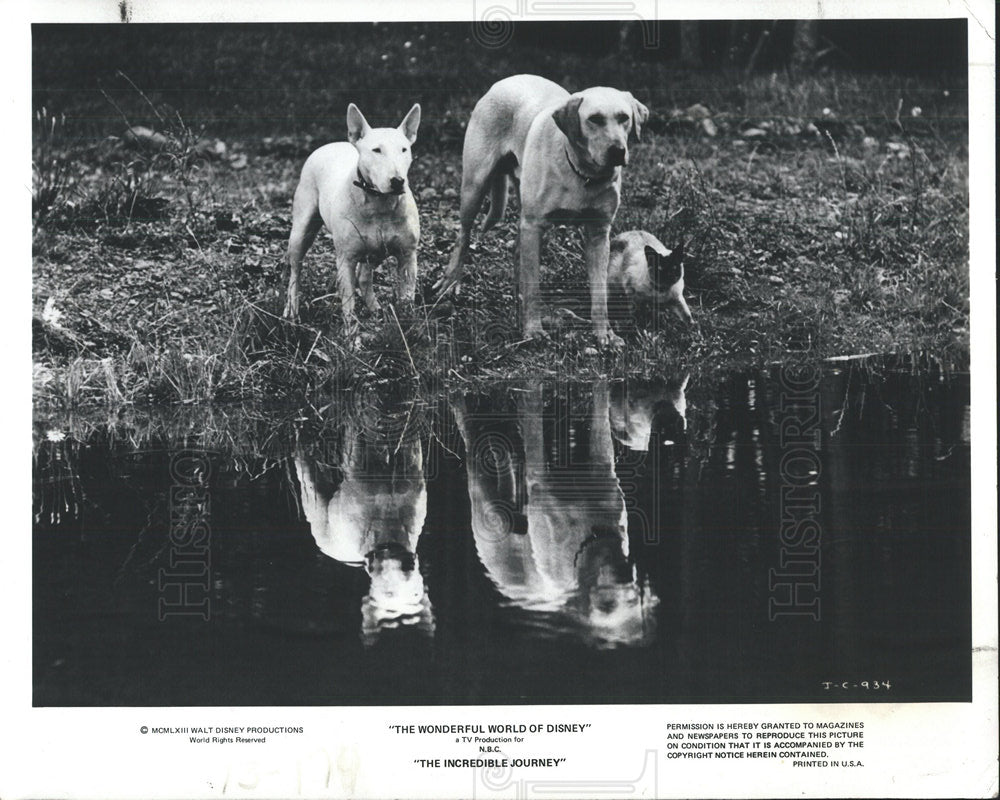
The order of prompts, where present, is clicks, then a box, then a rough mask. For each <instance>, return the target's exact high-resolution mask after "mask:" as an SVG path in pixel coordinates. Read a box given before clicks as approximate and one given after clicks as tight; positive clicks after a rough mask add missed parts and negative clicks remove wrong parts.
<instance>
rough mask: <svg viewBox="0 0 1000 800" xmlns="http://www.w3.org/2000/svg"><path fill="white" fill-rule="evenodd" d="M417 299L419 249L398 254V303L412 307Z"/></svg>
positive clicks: (401, 251) (402, 251)
mask: <svg viewBox="0 0 1000 800" xmlns="http://www.w3.org/2000/svg"><path fill="white" fill-rule="evenodd" d="M416 297H417V249H416V248H415V247H414V248H413V249H410V250H400V251H399V252H398V253H396V302H398V303H403V304H407V305H412V304H413V301H414V300H415V299H416Z"/></svg>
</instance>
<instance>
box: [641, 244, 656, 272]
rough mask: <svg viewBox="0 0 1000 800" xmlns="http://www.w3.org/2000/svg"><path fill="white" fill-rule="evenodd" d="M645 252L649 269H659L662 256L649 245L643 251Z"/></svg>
mask: <svg viewBox="0 0 1000 800" xmlns="http://www.w3.org/2000/svg"><path fill="white" fill-rule="evenodd" d="M643 252H644V253H645V254H646V263H647V264H648V265H649V268H650V269H651V270H655V269H657V268H658V267H659V264H660V254H659V253H657V252H656V250H654V249H653V248H652V247H650V246H649V245H648V244H647V245H646V247H645V248H644V249H643Z"/></svg>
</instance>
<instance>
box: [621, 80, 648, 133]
mask: <svg viewBox="0 0 1000 800" xmlns="http://www.w3.org/2000/svg"><path fill="white" fill-rule="evenodd" d="M625 94H627V95H628V99H629V100H630V101H631V103H632V133H634V134H635V140H636V141H637V142H639V141H642V126H643V125H645V124H646V120H648V119H649V109H648V108H646V106H644V105H643V104H642V103H640V102H639V101H638V100H636V99H635V98H634V97H633V96H632V93H631V92H625Z"/></svg>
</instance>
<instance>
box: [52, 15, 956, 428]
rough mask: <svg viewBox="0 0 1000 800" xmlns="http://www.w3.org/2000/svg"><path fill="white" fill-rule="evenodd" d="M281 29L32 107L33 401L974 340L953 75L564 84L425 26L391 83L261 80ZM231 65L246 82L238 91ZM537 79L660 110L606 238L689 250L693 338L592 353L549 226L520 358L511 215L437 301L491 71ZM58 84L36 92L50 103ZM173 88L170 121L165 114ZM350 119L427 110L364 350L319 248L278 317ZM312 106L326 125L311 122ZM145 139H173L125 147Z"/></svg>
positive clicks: (574, 280)
mask: <svg viewBox="0 0 1000 800" xmlns="http://www.w3.org/2000/svg"><path fill="white" fill-rule="evenodd" d="M414 30H416V29H414ZM293 33H294V31H291V30H279V31H278V32H276V33H275V32H269V33H268V34H267V35H266V36H265V35H264V33H262V32H259V31H237V32H235V33H231V34H228V35H226V36H223V37H222V39H220V40H219V44H218V46H217V47H216V49H215V50H213V52H214V53H215V58H216V62H215V65H214V67H212V69H209V70H208V71H207V72H206V73H204V75H207V76H208V77H206V78H205V81H206V84H205V86H204V87H203V90H201V91H194V90H193V89H191V88H185V87H189V84H190V81H191V80H192V76H193V75H195V74H196V72H197V71H196V69H195V67H196V66H197V65H198V64H199V63H200V62H199V59H200V58H202V56H203V55H204V53H203V52H202V51H201V50H199V49H198V48H197V47H194V48H193V56H192V61H191V63H189V64H185V65H177V64H173V65H172V66H170V67H168V68H167V72H166V73H164V75H162V76H160V77H159V78H157V77H156V76H154V75H151V74H149V72H148V70H147V69H146V68H144V67H142V68H139V69H138V73H139V74H138V77H136V78H135V83H134V84H133V83H132V81H130V80H128V79H125V78H124V77H123V76H121V75H118V74H116V72H115V71H114V70H112V69H111V68H110V66H109V68H108V70H107V74H105V75H103V76H101V82H100V83H99V84H98V83H97V82H96V81H95V83H94V85H92V86H91V87H90V91H89V92H88V91H77V92H74V93H71V94H67V95H66V96H64V97H63V98H62V99H63V100H64V101H65V108H57V107H56V106H46V107H45V109H44V110H43V109H42V108H39V117H38V124H39V126H40V127H38V128H37V129H36V140H35V163H36V168H37V169H38V170H39V177H38V179H37V191H38V193H39V204H38V206H37V207H36V216H35V219H36V229H35V238H34V262H33V271H34V282H33V302H34V310H35V320H34V323H35V334H36V335H35V337H34V340H35V348H34V359H35V364H36V372H35V378H36V380H35V387H36V392H35V397H36V403H38V404H39V405H40V406H44V407H47V408H50V409H59V408H84V407H102V408H119V409H121V408H128V407H131V406H150V405H157V404H164V403H168V404H169V403H175V404H186V405H193V404H205V403H221V402H227V403H233V402H239V403H244V404H261V405H266V404H268V403H273V402H281V403H289V404H293V405H294V404H300V405H302V404H308V403H309V402H310V401H311V400H313V399H314V398H315V397H316V395H317V393H321V392H328V391H329V390H330V389H331V388H336V387H344V386H353V385H355V383H356V382H357V381H365V380H378V379H383V378H386V379H392V380H417V381H419V382H422V384H428V385H446V384H449V383H457V384H459V385H467V384H470V383H475V382H477V381H480V380H489V379H493V378H496V377H507V376H510V375H519V376H525V375H543V376H559V377H567V378H568V377H580V378H587V377H591V376H595V375H606V374H611V375H616V374H626V373H627V374H630V375H634V376H637V377H644V376H655V375H657V374H660V373H663V372H664V371H667V372H672V371H674V370H687V371H692V370H694V371H698V370H728V369H741V368H745V367H748V366H753V365H760V364H764V363H768V362H770V361H774V360H779V359H782V358H786V357H789V355H790V354H793V353H798V352H800V351H801V350H802V349H803V343H806V345H807V349H808V350H809V352H810V354H811V356H812V357H825V356H831V355H844V354H851V353H856V352H860V351H864V352H870V351H873V350H880V351H897V352H899V351H903V352H917V351H923V350H929V351H934V352H939V353H940V352H943V351H948V350H961V349H962V348H965V347H967V345H968V308H969V298H968V291H969V289H968V285H969V284H968V164H967V160H968V159H967V145H966V125H965V120H964V119H963V117H962V115H963V113H964V112H963V108H964V105H963V104H964V102H965V101H964V97H965V95H964V88H963V85H962V83H961V80H960V79H956V78H947V77H946V78H942V79H940V80H932V79H926V78H925V79H920V80H917V79H911V78H899V77H893V76H872V75H867V76H861V75H851V74H823V75H817V76H812V77H805V78H800V79H792V78H789V77H788V76H786V75H782V74H774V75H762V76H751V77H749V78H741V79H733V78H732V76H728V75H721V74H707V73H690V72H687V73H685V72H681V71H678V70H675V69H672V68H671V67H669V66H668V65H664V64H660V63H650V62H631V61H629V60H628V59H599V60H594V59H588V58H586V57H583V56H581V57H579V58H576V57H573V56H566V55H561V56H560V57H559V59H558V65H559V70H560V74H555V72H554V71H553V70H554V69H555V65H556V61H555V60H554V59H553V58H552V57H551V55H549V54H546V53H545V52H543V51H541V50H539V49H531V48H527V47H523V46H522V47H512V48H510V49H508V50H505V51H503V52H498V53H490V54H488V58H487V60H486V61H483V60H482V59H480V60H477V59H475V58H470V53H471V51H472V50H474V49H475V48H476V46H475V45H474V44H470V43H469V42H468V41H465V40H464V39H465V37H466V36H467V31H466V33H464V34H462V35H461V36H460V35H459V33H457V32H456V31H454V30H450V29H449V30H448V31H446V32H444V33H440V34H433V35H432V33H433V32H432V31H431V29H428V33H427V34H426V35H425V36H424V38H422V39H421V38H420V34H421V31H416V33H414V32H413V31H410V32H409V33H400V32H399V31H398V30H397V29H394V28H389V29H386V30H385V31H381V33H382V34H386V35H385V36H381V38H378V37H376V38H378V41H379V46H380V47H381V48H384V51H385V53H387V54H388V55H389V59H388V61H389V63H390V66H391V65H392V64H395V61H394V60H393V59H396V58H397V56H399V57H402V54H403V53H404V51H405V52H406V53H408V54H409V55H407V56H406V58H407V59H409V58H411V57H415V58H416V61H415V62H410V61H409V60H407V61H406V65H405V66H404V67H402V68H399V67H400V65H399V64H396V66H395V67H393V68H390V66H387V67H385V69H383V68H382V67H381V66H376V68H375V69H373V70H371V71H360V72H359V71H357V70H356V69H353V66H352V65H353V64H354V63H355V61H356V58H357V56H358V53H359V52H360V50H359V48H360V47H361V44H358V43H357V42H355V43H350V42H347V41H343V40H341V41H320V40H319V39H318V38H309V37H307V40H308V46H303V47H299V48H295V47H292V48H286V49H284V50H282V52H283V53H284V54H285V56H286V57H288V58H290V59H291V60H292V63H290V64H289V65H287V69H286V68H285V67H282V69H280V70H278V69H274V70H273V72H270V71H269V70H270V69H271V68H272V67H273V64H272V63H271V62H272V60H273V58H275V57H276V55H275V53H276V52H277V50H275V49H272V48H277V49H280V48H278V45H279V44H280V43H281V42H282V41H285V39H288V37H291V39H288V41H289V42H291V41H292V40H294V38H295V37H294V36H293ZM198 35H199V36H202V35H208V34H198ZM261 36H263V37H264V39H263V40H261V38H260V37H261ZM365 36H368V35H367V34H365ZM404 36H405V37H406V41H410V42H411V46H410V47H408V48H407V47H404V44H405V43H404V41H403V37H404ZM434 36H438V38H437V39H435V38H434ZM362 38H364V37H362ZM368 38H369V39H370V38H371V37H368ZM262 41H263V42H264V43H265V44H266V47H264V49H263V50H254V49H253V47H256V46H257V45H259V44H261V42H262ZM365 41H368V39H365ZM369 44H370V42H369ZM251 45H253V47H251ZM157 46H159V45H157ZM156 52H158V51H156V48H155V47H153V49H152V51H150V58H152V59H153V62H155V61H156V59H155V53H156ZM61 55H62V56H63V58H62V61H63V62H65V60H66V59H67V58H69V56H68V55H67V54H66V53H65V52H63V53H62V54H61ZM59 60H60V59H56V61H59ZM321 60H322V61H323V63H324V69H323V73H324V74H330V73H331V71H334V72H335V71H336V70H337V69H340V68H343V69H348V68H351V70H352V72H351V74H352V75H357V81H347V82H343V81H342V82H334V83H335V84H337V86H336V88H333V86H332V84H331V82H329V81H327V82H325V83H322V85H321V82H318V80H317V78H316V76H315V75H314V74H313V72H312V70H313V68H314V66H315V64H316V63H318V62H319V61H321ZM460 63H461V64H462V65H463V66H462V69H459V68H458V65H459V64H460ZM381 64H382V61H381V59H379V60H378V65H381ZM63 65H64V66H65V63H64V64H63ZM202 66H204V65H202ZM515 67H516V69H515ZM47 69H48V67H47ZM233 70H235V71H236V72H239V73H241V74H245V75H246V76H247V77H246V79H244V80H241V81H239V82H235V83H234V82H232V81H228V80H227V76H230V73H231V72H232V71H233ZM525 70H527V71H537V72H540V73H541V74H548V75H550V76H552V77H554V78H556V79H560V80H562V79H563V78H564V76H567V75H571V76H572V78H571V79H567V80H566V83H567V84H568V85H570V88H576V87H579V86H585V85H590V84H600V83H603V84H611V85H620V86H623V87H628V88H629V89H630V90H631V91H632V92H633V93H634V94H636V96H638V97H640V98H642V99H643V100H644V102H646V103H647V104H648V105H649V106H650V107H651V109H652V118H651V120H650V122H649V124H648V125H647V126H646V130H645V131H644V136H643V142H642V143H641V144H639V145H636V146H635V147H634V148H633V152H632V160H631V163H630V165H629V167H628V168H627V170H626V173H625V180H624V184H623V193H622V207H621V209H620V211H619V214H618V217H617V220H616V224H615V229H614V231H613V233H618V232H622V231H626V230H632V229H644V230H648V231H650V232H652V233H654V234H656V235H657V236H658V237H659V238H660V239H661V240H662V241H663V242H664V243H665V244H667V245H668V246H670V247H674V246H676V245H677V244H679V243H681V242H684V243H685V244H686V250H687V253H688V260H687V263H686V280H687V287H688V288H687V295H688V299H689V303H690V305H691V308H692V311H693V313H694V316H695V319H696V321H697V322H698V326H697V328H695V329H688V328H684V327H683V326H682V325H681V324H680V323H679V322H677V321H676V320H674V318H673V317H671V316H668V315H665V314H662V315H658V316H653V317H652V318H649V319H646V320H643V321H642V324H641V325H636V324H635V321H634V320H633V319H632V318H631V317H630V316H628V315H625V316H622V317H620V318H619V319H618V321H617V324H618V326H619V327H620V328H622V329H623V332H624V333H625V337H626V340H627V347H626V349H625V351H624V352H622V353H595V352H594V348H593V346H592V345H593V342H592V341H591V338H590V334H589V331H588V330H587V326H586V325H584V326H582V327H581V326H580V325H579V324H576V323H574V322H573V321H572V319H571V318H569V317H566V316H562V315H561V309H569V310H572V311H574V312H575V313H576V314H578V315H580V316H587V313H588V299H587V298H588V289H587V286H586V281H585V276H584V273H583V269H582V248H581V244H580V237H579V234H578V232H576V231H575V230H574V229H572V228H566V229H556V230H553V231H552V232H551V233H550V235H549V236H548V237H547V242H546V247H545V251H544V255H543V272H542V281H543V293H544V296H545V298H546V301H547V303H548V305H549V311H548V316H549V327H550V328H551V329H552V331H553V341H552V342H551V343H550V344H549V345H547V346H544V347H543V346H538V345H533V344H529V343H524V342H521V341H520V335H519V325H518V323H517V302H516V292H515V288H514V285H513V260H514V258H515V256H516V239H517V234H516V229H517V224H516V217H517V202H516V199H514V200H513V202H511V204H510V208H509V209H508V212H507V218H506V219H505V220H504V221H503V222H502V223H501V224H500V225H499V226H497V228H495V229H494V230H492V231H490V232H488V233H486V234H478V233H477V234H476V235H475V237H474V241H475V250H474V252H473V256H472V262H471V264H470V266H469V269H468V271H467V276H466V282H465V286H464V289H463V292H462V295H461V296H460V297H459V298H458V299H457V300H452V299H447V300H439V298H436V297H435V296H434V295H433V292H432V291H431V289H430V287H431V285H432V284H433V282H434V280H435V279H436V278H437V276H438V275H439V274H440V270H441V269H442V268H443V265H444V264H445V262H446V260H447V257H448V254H449V253H450V250H451V247H452V245H453V243H454V241H455V238H456V234H457V213H458V188H459V184H460V177H461V142H462V136H463V133H464V124H465V121H466V120H467V118H468V114H469V112H470V111H471V108H472V106H473V105H474V103H475V101H476V100H477V99H478V97H479V95H480V94H481V93H482V91H484V90H485V89H486V88H487V87H488V85H489V83H491V82H492V81H493V80H495V78H496V77H497V76H498V75H503V74H509V73H511V72H514V71H525ZM97 73H100V70H97ZM277 75H281V76H282V78H281V81H279V80H277V78H276V77H275V76H277ZM295 75H299V76H300V77H301V78H302V81H301V82H300V84H299V85H296V87H295V91H294V92H292V91H291V90H290V89H289V88H288V86H287V85H286V84H288V83H289V76H293V77H294V76H295ZM43 77H44V76H43ZM80 79H81V77H80V76H78V75H77V76H75V77H74V78H73V80H80ZM48 80H55V78H52V77H51V76H50V77H49V78H48ZM114 81H117V83H115V82H114ZM293 83H294V81H293ZM45 86H46V83H45V79H40V78H39V76H38V75H36V84H35V87H36V91H37V92H38V94H39V96H41V95H43V94H46V92H45V91H44V89H45ZM137 86H142V91H140V90H139V89H138V88H137ZM170 86H174V87H175V88H174V90H173V91H172V92H171V93H170V94H169V95H168V94H167V89H168V87H170ZM177 87H181V88H180V89H178V88H177ZM247 87H256V88H247ZM248 93H249V94H248ZM254 93H255V94H254ZM47 94H48V99H52V98H53V97H55V94H54V93H52V92H51V91H50V92H48V93H47ZM251 94H253V98H251V97H250V95H251ZM168 96H169V99H170V101H171V102H172V103H177V104H179V105H183V106H184V107H183V108H180V109H178V108H172V107H170V104H169V103H167V102H165V97H168ZM251 99H253V101H254V103H256V104H257V105H256V106H255V107H254V109H255V112H256V113H250V111H249V109H250V108H251V106H250V105H248V104H249V102H250V100H251ZM347 100H357V101H359V102H362V106H363V107H364V108H365V110H366V114H369V118H370V119H375V120H379V121H380V122H381V123H386V122H387V121H389V118H390V117H392V116H393V114H395V113H397V112H398V113H402V111H405V109H406V108H408V107H409V104H410V103H412V102H413V100H420V101H421V102H422V103H423V104H424V123H423V125H422V128H421V136H420V139H419V140H418V142H417V145H416V160H415V162H414V164H413V167H412V169H411V173H410V177H411V183H412V185H413V186H414V187H415V192H416V195H417V200H418V206H419V208H420V214H421V229H422V236H421V242H420V250H419V264H420V285H419V287H418V300H417V304H416V307H415V308H414V309H412V310H409V311H406V310H404V309H402V308H395V307H392V306H390V304H391V302H392V296H391V284H392V279H391V274H392V273H391V268H392V264H391V262H390V263H389V264H386V265H383V266H382V267H380V268H379V269H378V270H377V272H376V276H375V279H376V283H377V291H378V292H379V294H380V297H381V299H382V304H383V311H382V312H381V313H380V314H378V315H376V316H375V317H374V318H370V319H369V318H365V319H363V320H362V325H361V331H360V338H361V343H360V346H359V347H353V346H352V343H350V342H348V341H346V340H345V338H344V337H343V334H342V331H341V325H340V318H339V317H340V315H339V310H338V306H339V303H335V302H334V297H333V296H332V293H331V283H332V274H331V270H332V264H333V258H332V256H333V254H332V247H331V245H330V243H329V240H328V239H327V238H326V237H320V238H319V239H318V240H317V242H316V244H315V245H314V246H313V248H312V250H311V251H310V253H309V255H308V256H307V260H306V266H305V272H304V274H303V286H302V290H303V298H304V302H303V309H302V321H301V323H300V324H294V325H293V324H291V323H288V322H286V321H283V320H281V319H280V318H279V313H280V294H281V291H280V290H281V285H282V281H283V277H282V259H283V254H284V249H285V246H286V242H287V237H288V233H289V229H290V222H289V216H290V211H291V197H292V193H293V191H294V188H295V184H296V181H297V179H298V172H299V170H300V169H301V165H302V162H303V161H304V159H305V157H306V156H307V155H308V153H309V152H310V151H311V150H312V149H314V148H315V147H317V146H319V145H320V144H322V143H323V142H325V141H328V140H334V139H342V138H344V137H343V134H342V128H343V122H342V120H341V110H340V109H342V107H344V106H346V103H347ZM397 100H398V102H397ZM694 104H700V105H701V106H702V107H703V108H704V112H705V113H707V114H708V118H709V119H711V120H712V122H713V126H710V128H711V130H710V129H709V128H707V127H706V126H705V125H704V124H703V123H702V122H700V121H699V119H700V118H701V117H700V116H699V115H701V114H702V112H701V111H700V110H699V111H692V110H691V109H692V106H693V105H694ZM397 105H398V106H399V109H397V108H396V106H397ZM260 108H266V109H272V110H273V113H267V114H262V113H259V109H260ZM53 109H54V110H53ZM227 109H228V112H229V115H228V116H225V115H224V113H223V112H224V110H227ZM240 109H243V110H244V111H240ZM316 109H330V110H331V111H330V113H329V114H327V113H326V111H324V112H323V115H322V119H320V118H318V117H317V116H316ZM63 114H65V120H66V121H65V124H63V123H62V122H61V120H62V119H63V116H62V115H63ZM241 114H242V116H241ZM182 115H183V116H182ZM380 116H384V117H385V119H379V118H380ZM46 120H47V122H45V121H46ZM55 120H59V122H58V123H57V124H56V123H55V122H54V121H55ZM184 120H194V125H195V126H197V133H196V132H195V130H196V128H195V127H192V126H191V125H189V124H188V123H186V122H185V121H184ZM396 121H398V120H394V121H393V124H394V122H396ZM43 122H44V125H43V124H42V123H43ZM139 126H142V127H145V128H148V129H149V131H150V132H152V133H154V134H157V135H158V136H162V137H163V138H162V139H150V138H149V137H148V136H147V137H145V139H144V142H145V143H144V144H143V143H139V142H128V141H126V140H125V139H126V132H127V131H128V130H129V129H132V130H134V129H136V128H137V127H139ZM220 136H225V137H226V141H225V142H224V143H223V142H221V141H220V140H219V139H217V138H216V137H220ZM153 143H157V144H156V146H155V147H153V146H152V145H153ZM46 187H48V188H46ZM43 207H44V209H45V210H44V211H40V209H42V208H43ZM393 312H395V314H393ZM567 320H569V321H567ZM316 402H318V401H316Z"/></svg>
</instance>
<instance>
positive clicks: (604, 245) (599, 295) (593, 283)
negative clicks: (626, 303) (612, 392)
mask: <svg viewBox="0 0 1000 800" xmlns="http://www.w3.org/2000/svg"><path fill="white" fill-rule="evenodd" d="M610 231H611V226H610V225H607V224H590V225H587V226H586V227H585V229H584V236H585V242H584V251H585V254H586V261H587V276H588V278H589V279H590V320H591V322H592V323H593V325H594V336H596V337H597V342H598V344H600V345H601V346H602V347H604V346H605V345H609V344H610V345H611V346H612V347H621V346H622V345H624V344H625V342H624V341H623V340H622V338H621V337H620V336H619V335H618V334H616V333H615V332H614V331H613V330H611V328H610V327H609V325H608V257H609V255H610V248H611V241H610V238H609V234H610Z"/></svg>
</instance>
